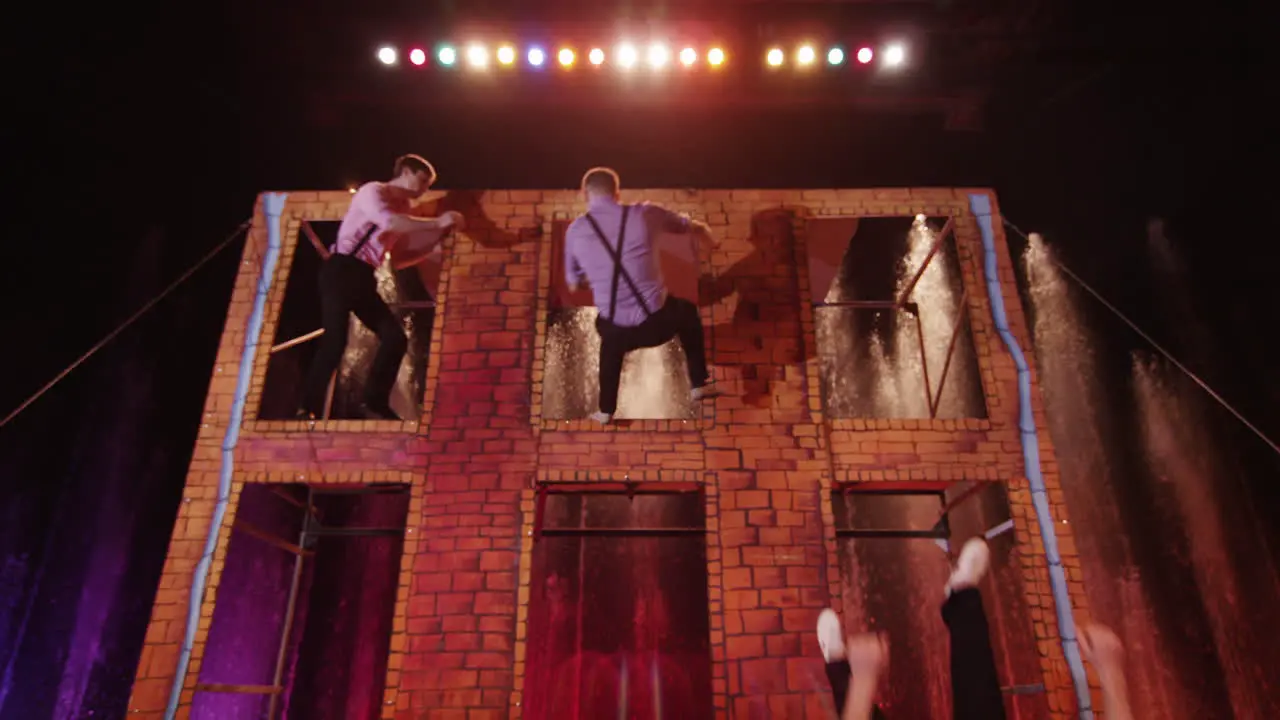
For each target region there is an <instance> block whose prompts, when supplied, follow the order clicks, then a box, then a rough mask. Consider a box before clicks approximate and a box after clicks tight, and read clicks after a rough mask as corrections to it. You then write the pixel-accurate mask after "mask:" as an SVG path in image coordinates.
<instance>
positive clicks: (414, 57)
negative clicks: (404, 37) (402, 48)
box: [409, 48, 427, 65]
mask: <svg viewBox="0 0 1280 720" xmlns="http://www.w3.org/2000/svg"><path fill="white" fill-rule="evenodd" d="M426 61H427V54H426V53H425V52H423V51H422V49H421V48H414V49H412V50H410V51H409V62H411V63H413V64H414V65H421V64H423V63H425V62H426Z"/></svg>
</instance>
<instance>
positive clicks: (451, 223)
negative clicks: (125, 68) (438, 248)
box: [378, 210, 462, 237]
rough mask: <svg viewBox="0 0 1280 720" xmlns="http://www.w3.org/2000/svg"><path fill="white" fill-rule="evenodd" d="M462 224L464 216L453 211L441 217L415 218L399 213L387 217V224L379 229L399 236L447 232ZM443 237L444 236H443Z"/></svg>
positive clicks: (379, 224) (380, 224) (380, 225)
mask: <svg viewBox="0 0 1280 720" xmlns="http://www.w3.org/2000/svg"><path fill="white" fill-rule="evenodd" d="M461 224H462V215H461V214H459V213H456V212H454V211H452V210H450V211H448V212H446V213H445V214H443V215H441V216H440V217H435V218H428V217H414V216H412V215H404V214H399V213H390V214H388V215H387V216H386V224H385V225H383V224H382V223H381V222H379V223H378V227H380V228H383V229H385V230H388V231H390V232H393V233H396V234H398V235H408V234H409V233H415V232H421V231H423V230H447V229H449V228H451V227H458V226H460V225H461ZM441 237H443V235H441Z"/></svg>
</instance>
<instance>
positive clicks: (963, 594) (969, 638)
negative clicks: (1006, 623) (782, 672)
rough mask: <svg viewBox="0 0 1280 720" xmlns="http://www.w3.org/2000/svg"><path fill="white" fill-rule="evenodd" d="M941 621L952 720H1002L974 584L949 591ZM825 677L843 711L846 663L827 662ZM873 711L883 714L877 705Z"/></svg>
mask: <svg viewBox="0 0 1280 720" xmlns="http://www.w3.org/2000/svg"><path fill="white" fill-rule="evenodd" d="M942 621H943V622H945V623H946V624H947V629H948V630H950V631H951V713H952V717H953V718H954V719H955V720H1004V717H1005V714H1004V696H1003V695H1002V694H1001V693H1000V678H999V676H998V675H997V674H996V656H995V652H994V651H992V649H991V636H990V634H989V633H990V630H989V628H988V626H987V613H986V611H985V610H983V609H982V594H981V593H979V592H978V589H977V588H966V589H964V590H960V591H957V592H953V593H951V596H950V597H948V598H947V601H946V602H945V603H943V604H942ZM827 680H829V681H830V682H831V694H832V696H833V697H834V699H835V701H836V713H837V716H838V715H839V713H842V712H844V702H845V698H846V697H848V694H849V683H850V681H851V678H850V676H849V664H848V663H847V662H845V661H844V660H840V661H837V662H830V663H827ZM874 715H875V716H876V717H883V715H882V714H881V712H880V710H879V708H877V709H876V711H875V713H874Z"/></svg>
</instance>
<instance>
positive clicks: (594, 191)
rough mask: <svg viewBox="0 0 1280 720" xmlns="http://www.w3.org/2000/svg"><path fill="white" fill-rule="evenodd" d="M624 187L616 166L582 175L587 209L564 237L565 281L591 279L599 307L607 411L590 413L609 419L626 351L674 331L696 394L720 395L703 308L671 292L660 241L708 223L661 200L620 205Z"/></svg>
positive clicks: (648, 344)
mask: <svg viewBox="0 0 1280 720" xmlns="http://www.w3.org/2000/svg"><path fill="white" fill-rule="evenodd" d="M618 187H619V182H618V174H617V173H616V172H614V171H613V170H610V169H609V168H594V169H592V170H588V171H587V174H586V175H584V176H583V178H582V192H583V193H584V194H585V195H586V198H587V212H586V214H584V215H582V216H581V217H579V218H578V219H576V220H574V221H573V223H572V224H570V225H569V228H568V229H567V230H566V231H565V237H564V248H565V252H564V262H565V268H564V270H565V279H566V281H567V282H568V283H569V285H570V286H571V287H574V288H577V287H579V286H580V285H581V284H582V283H583V282H584V281H585V282H587V283H589V284H590V285H591V292H592V295H593V296H594V297H595V303H596V307H597V308H598V309H599V311H600V314H599V316H598V317H597V318H596V332H598V333H599V334H600V411H599V412H596V413H593V414H592V415H591V417H592V419H594V420H596V421H597V422H600V423H602V424H607V423H608V422H609V421H610V420H612V419H613V414H614V413H615V412H616V411H617V409H618V385H619V383H620V382H621V380H622V361H623V358H625V357H626V355H627V353H629V352H631V351H632V350H637V349H639V348H648V347H658V346H660V345H663V344H665V343H667V342H668V341H669V340H671V338H673V337H679V338H680V344H681V345H682V346H683V347H684V354H685V358H686V359H687V361H688V365H689V382H690V385H691V386H692V388H693V392H692V399H693V400H695V401H696V400H702V399H705V398H710V397H714V396H715V395H716V392H715V385H714V382H713V381H712V380H711V377H710V375H709V374H708V372H707V354H706V348H705V347H704V346H703V339H702V319H701V318H700V317H699V316H698V307H697V306H696V305H694V304H693V303H692V302H690V301H688V300H685V299H682V298H677V297H672V296H670V295H668V294H667V287H666V284H665V283H664V282H663V278H662V268H661V267H660V266H659V264H658V253H657V250H656V248H655V247H654V240H655V239H656V238H657V236H658V235H660V234H662V233H688V232H692V231H694V230H699V231H704V232H705V230H706V226H705V225H702V224H701V223H696V222H694V221H691V220H690V219H689V218H687V217H684V216H681V215H677V214H675V213H673V212H671V211H669V210H666V209H664V208H662V207H659V206H657V205H651V204H649V203H640V204H637V205H622V204H619V202H618Z"/></svg>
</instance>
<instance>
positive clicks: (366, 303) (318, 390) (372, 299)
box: [303, 255, 409, 416]
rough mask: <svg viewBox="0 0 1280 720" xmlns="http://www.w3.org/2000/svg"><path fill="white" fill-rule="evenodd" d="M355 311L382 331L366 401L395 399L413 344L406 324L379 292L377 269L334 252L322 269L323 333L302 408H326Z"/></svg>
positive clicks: (382, 405)
mask: <svg viewBox="0 0 1280 720" xmlns="http://www.w3.org/2000/svg"><path fill="white" fill-rule="evenodd" d="M351 313H355V316H356V318H357V319H359V320H360V322H362V323H364V325H365V327H367V328H369V329H370V330H372V331H373V332H374V333H375V334H376V335H377V336H378V352H377V353H376V354H375V355H374V357H373V366H372V367H371V368H370V370H369V377H368V379H367V380H366V381H365V385H364V400H365V404H367V405H369V406H370V407H375V408H385V407H387V405H388V404H389V402H390V399H391V388H392V386H394V385H395V381H396V374H397V373H398V372H399V370H400V360H401V359H402V358H404V354H405V351H406V350H408V348H409V341H408V340H407V339H406V338H405V333H404V325H403V324H401V322H400V320H399V319H397V318H396V316H395V315H394V314H393V313H392V312H391V308H389V307H387V304H386V303H385V302H383V301H382V298H381V297H380V296H379V295H378V285H377V280H376V279H375V278H374V269H373V267H372V266H371V265H369V264H368V263H366V262H364V261H362V260H359V259H357V258H354V257H351V256H350V255H332V256H330V257H329V259H328V260H326V261H325V263H324V265H323V266H322V267H321V268H320V318H321V323H322V326H323V327H324V335H323V336H321V338H320V347H319V348H318V349H317V350H316V355H315V358H314V359H313V360H312V362H311V370H310V372H308V374H307V384H306V389H305V397H304V399H303V409H304V410H307V411H308V412H311V413H314V414H315V415H317V416H319V415H320V414H321V413H323V412H324V404H325V395H326V393H327V392H328V390H329V378H331V377H332V376H333V373H334V371H335V370H337V369H338V363H340V362H342V353H343V351H344V350H346V347H347V324H348V318H349V317H350V315H351Z"/></svg>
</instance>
